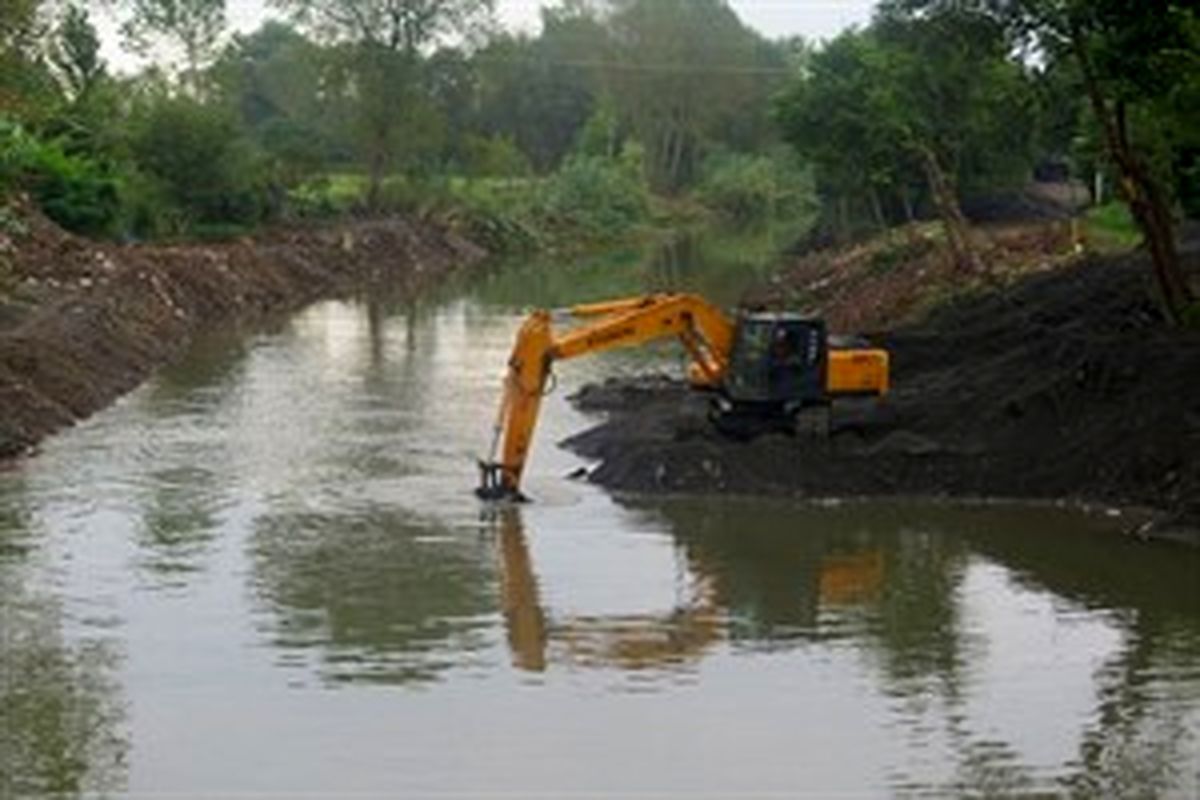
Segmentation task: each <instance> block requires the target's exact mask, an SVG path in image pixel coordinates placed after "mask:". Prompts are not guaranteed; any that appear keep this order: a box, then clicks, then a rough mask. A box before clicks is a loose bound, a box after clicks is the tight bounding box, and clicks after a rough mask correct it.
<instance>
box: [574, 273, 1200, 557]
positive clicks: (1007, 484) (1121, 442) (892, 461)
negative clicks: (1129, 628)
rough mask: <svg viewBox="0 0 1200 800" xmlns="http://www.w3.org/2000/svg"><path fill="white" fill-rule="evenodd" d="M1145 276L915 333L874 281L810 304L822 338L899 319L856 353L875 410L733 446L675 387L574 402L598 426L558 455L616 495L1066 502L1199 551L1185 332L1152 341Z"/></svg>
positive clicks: (1159, 323)
mask: <svg viewBox="0 0 1200 800" xmlns="http://www.w3.org/2000/svg"><path fill="white" fill-rule="evenodd" d="M843 257H844V256H843ZM825 258H829V259H836V258H838V257H837V256H826V257H825ZM1189 258H1190V259H1191V261H1192V264H1191V266H1192V268H1193V269H1195V268H1196V267H1197V266H1198V264H1197V263H1196V262H1197V260H1198V259H1197V258H1196V255H1195V253H1194V252H1193V253H1192V255H1190V256H1189ZM810 263H811V262H810ZM922 263H925V264H926V265H925V266H921V264H922ZM809 268H810V266H809V264H802V265H801V267H800V269H801V270H804V269H809ZM923 268H925V269H929V268H932V267H931V266H929V265H928V264H927V263H926V262H922V260H921V259H917V264H916V265H915V266H914V265H911V264H906V265H905V266H903V267H902V268H901V271H902V272H905V273H907V274H908V277H909V279H911V278H912V277H913V275H914V273H913V272H912V270H917V271H918V273H919V270H921V269H923ZM797 274H798V273H796V272H793V273H792V278H793V279H794V278H795V277H796V275H797ZM1149 275H1150V271H1149V267H1148V265H1147V262H1146V257H1145V256H1144V254H1140V253H1134V254H1127V255H1124V256H1107V257H1100V256H1091V257H1085V258H1082V259H1079V260H1077V262H1076V263H1073V264H1071V265H1067V266H1061V265H1060V266H1059V267H1058V268H1055V269H1046V270H1042V269H1034V270H1032V274H1030V271H1028V270H1027V271H1025V273H1024V274H1022V275H1020V276H1019V277H1018V278H1016V279H1015V280H1014V281H1013V282H1012V283H1011V284H1010V285H1009V286H1008V287H1007V288H1005V289H996V290H993V291H990V292H987V293H978V294H972V295H967V296H963V297H959V298H957V299H954V300H951V301H947V302H944V303H942V304H941V305H940V306H938V307H937V308H936V309H935V310H933V311H932V312H931V313H929V314H927V315H925V316H922V317H920V318H919V319H918V320H917V321H912V319H913V308H914V307H913V306H911V305H906V298H907V297H908V295H906V294H904V293H903V292H902V291H900V290H898V289H897V290H895V291H893V283H892V281H893V277H892V276H891V275H890V274H888V275H883V276H880V277H878V278H865V279H864V278H863V275H862V274H861V273H860V274H859V275H858V277H857V279H855V278H851V277H846V278H844V281H845V286H844V289H843V288H841V287H836V286H834V287H832V288H828V289H826V287H825V286H822V287H817V289H816V290H815V291H814V293H813V295H812V296H811V297H812V300H813V302H812V303H811V306H812V307H815V308H818V309H827V310H828V314H829V317H830V318H831V319H832V320H834V324H835V326H836V327H837V328H840V329H842V330H852V329H853V328H854V327H855V326H856V323H860V322H861V323H863V324H864V327H871V325H869V324H868V323H872V322H873V323H877V324H878V325H879V326H880V327H884V326H886V325H887V324H888V323H889V322H890V321H891V320H892V319H896V318H898V319H901V320H908V321H907V322H905V323H903V324H900V325H898V326H897V327H895V328H894V329H893V330H891V331H890V332H885V333H876V334H873V335H872V336H871V337H870V338H871V339H872V340H873V341H875V342H876V343H878V344H881V345H883V346H885V347H887V348H888V349H889V350H890V352H891V355H892V365H893V382H894V386H895V390H894V392H893V393H892V395H891V396H890V397H889V398H888V400H887V402H886V405H884V406H882V407H879V406H876V405H874V404H870V405H868V406H863V405H862V404H861V403H859V402H856V403H854V404H848V403H843V404H842V405H840V406H835V409H834V411H833V414H832V419H831V421H830V425H831V435H830V436H829V437H828V438H825V437H818V438H811V437H808V436H804V435H800V436H796V437H789V436H783V435H769V436H764V437H760V438H759V439H756V440H755V441H753V442H751V443H738V442H733V441H730V440H727V439H724V438H722V437H721V436H720V435H718V434H716V433H715V432H714V431H713V430H712V428H711V427H710V426H709V425H708V424H707V421H706V412H707V400H706V398H704V397H703V396H700V395H697V394H694V393H690V392H689V391H688V390H687V389H686V388H685V387H684V386H683V385H682V383H680V382H678V381H674V380H669V379H664V378H661V377H654V378H651V379H645V380H641V381H636V382H634V383H632V384H630V383H622V382H610V383H608V384H604V385H600V386H594V387H589V388H587V389H586V390H585V391H583V392H582V393H580V395H578V396H577V397H576V402H577V403H578V404H579V405H580V406H581V407H583V408H585V409H592V410H598V411H603V412H606V414H607V421H605V422H604V423H602V424H600V425H599V426H597V427H595V428H593V429H592V430H589V431H586V432H584V433H583V434H581V435H579V436H576V437H573V438H572V439H570V440H568V441H567V442H566V443H565V444H566V445H567V446H568V447H570V448H572V449H574V450H575V451H577V452H579V453H581V454H583V455H585V456H587V457H590V458H594V459H597V460H598V462H599V463H598V466H597V467H596V468H595V469H594V470H593V471H592V472H591V474H590V479H591V480H593V481H595V482H597V483H600V484H603V485H605V486H608V487H611V488H614V489H622V490H633V491H641V492H646V491H649V492H663V491H665V492H736V493H752V494H753V493H768V494H788V495H799V496H853V495H860V496H861V495H892V494H914V495H932V496H954V497H996V498H1019V499H1052V500H1059V499H1071V500H1077V501H1081V502H1090V503H1103V504H1110V505H1124V506H1139V507H1146V508H1151V509H1155V510H1157V512H1158V513H1157V518H1156V520H1155V522H1154V524H1153V526H1152V528H1139V529H1138V530H1137V531H1136V532H1137V533H1140V534H1144V535H1149V534H1150V533H1152V532H1160V533H1165V532H1170V531H1183V533H1182V534H1180V535H1181V536H1183V538H1185V539H1188V540H1190V541H1192V542H1193V543H1200V535H1198V534H1197V530H1200V457H1198V454H1200V333H1198V332H1195V331H1192V332H1181V331H1176V330H1171V329H1169V328H1167V327H1166V326H1165V324H1164V323H1163V320H1162V318H1161V315H1160V314H1159V312H1158V310H1157V308H1156V306H1155V304H1154V303H1153V302H1152V300H1151V299H1150V293H1149V286H1148V279H1149ZM806 279H807V278H806ZM836 280H837V278H836V277H835V278H834V281H836ZM834 281H831V284H832V283H833V282H834ZM856 281H857V287H858V289H860V290H862V293H863V296H864V297H866V298H868V301H867V307H866V309H860V308H857V307H856V303H855V301H854V298H853V297H852V296H851V291H850V290H851V287H852V285H853V284H854V283H855V282H856ZM776 288H778V287H776ZM874 292H878V293H879V295H878V296H880V297H881V298H884V299H881V300H880V301H879V303H880V304H879V305H878V306H871V305H870V303H871V302H874V300H873V298H875V297H876V296H877V295H876V294H874ZM897 292H900V293H899V294H897Z"/></svg>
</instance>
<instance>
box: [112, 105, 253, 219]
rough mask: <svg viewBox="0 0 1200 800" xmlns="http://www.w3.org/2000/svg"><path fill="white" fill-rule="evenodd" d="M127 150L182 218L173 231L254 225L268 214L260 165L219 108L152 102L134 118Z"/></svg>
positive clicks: (239, 131) (232, 118)
mask: <svg viewBox="0 0 1200 800" xmlns="http://www.w3.org/2000/svg"><path fill="white" fill-rule="evenodd" d="M130 149H131V151H132V155H133V158H134V160H135V162H136V163H137V165H138V168H139V169H140V170H141V171H142V172H144V173H145V174H147V175H148V176H150V177H151V178H153V179H154V180H155V181H156V182H157V183H158V185H159V187H161V190H162V193H163V194H164V196H165V199H166V201H167V202H168V203H170V204H171V206H173V207H174V208H175V209H176V210H177V211H178V212H179V213H180V214H181V215H182V219H181V220H180V221H179V227H183V228H190V227H192V226H194V225H213V224H223V223H247V222H256V221H258V220H260V219H261V218H262V217H263V216H264V215H265V213H266V212H267V210H268V209H267V207H266V199H265V188H266V187H265V186H264V185H263V184H264V181H263V179H262V171H261V163H260V162H259V160H258V158H257V155H256V153H255V151H254V148H253V146H252V145H251V143H250V142H249V140H248V139H247V138H246V137H245V136H244V135H243V133H242V129H241V127H240V125H239V124H238V120H237V118H236V117H235V116H234V114H233V113H232V112H231V111H229V110H228V109H227V108H225V107H223V106H219V105H212V104H204V103H201V102H200V101H198V100H196V99H194V98H190V97H186V96H177V97H158V98H155V99H153V100H151V101H150V102H148V103H146V105H145V107H144V108H142V109H139V111H138V112H137V114H136V116H135V119H134V123H133V131H132V134H131V136H130Z"/></svg>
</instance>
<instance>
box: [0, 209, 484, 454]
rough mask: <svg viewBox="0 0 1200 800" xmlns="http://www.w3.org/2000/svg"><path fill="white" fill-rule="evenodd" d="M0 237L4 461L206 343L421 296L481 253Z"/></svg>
mask: <svg viewBox="0 0 1200 800" xmlns="http://www.w3.org/2000/svg"><path fill="white" fill-rule="evenodd" d="M0 240H2V241H0V252H3V253H4V254H5V255H6V263H5V266H6V272H7V275H6V277H7V284H8V285H7V287H0V288H3V289H6V291H0V300H2V301H3V302H0V409H2V410H3V413H2V414H0V459H3V458H11V457H13V456H15V455H18V454H20V453H23V452H25V451H27V450H28V449H29V448H30V447H32V446H33V445H34V444H36V443H37V442H38V441H39V440H41V439H42V438H44V437H45V436H47V435H49V434H51V433H54V432H55V431H57V430H60V429H62V428H64V427H66V426H68V425H71V424H73V423H74V422H75V421H77V420H79V419H82V418H83V417H86V416H88V415H89V414H91V413H93V412H95V411H97V410H99V409H100V408H103V407H104V406H105V405H107V404H108V403H110V402H112V401H113V400H114V399H115V398H117V397H118V396H120V395H121V394H122V393H124V392H126V391H128V390H130V389H132V388H133V387H135V386H137V385H138V384H139V383H140V382H141V381H142V380H144V379H145V378H146V377H147V376H148V375H149V374H150V372H151V371H152V370H153V369H155V368H156V367H158V366H160V365H162V364H164V363H166V362H168V361H170V360H172V359H174V358H176V357H177V356H179V355H180V354H181V353H182V352H183V351H184V350H185V349H186V348H187V346H188V344H189V343H190V342H191V340H192V338H193V337H194V336H195V335H196V334H198V333H200V332H203V331H205V330H208V329H212V328H214V327H215V326H218V325H222V324H228V323H231V322H233V321H248V320H253V319H254V318H256V317H259V316H262V315H264V314H267V313H277V312H280V311H286V310H289V309H294V308H296V307H298V306H301V305H303V304H304V303H307V302H310V301H312V300H314V299H317V298H320V297H327V296H334V295H338V294H345V293H348V292H350V291H352V290H354V289H357V288H363V287H366V286H369V285H386V286H387V287H388V289H389V291H392V292H397V291H400V292H404V291H415V290H416V289H418V288H420V287H421V286H424V285H426V284H429V283H430V282H432V281H434V280H436V279H437V278H439V277H441V276H444V275H446V274H447V273H448V272H450V271H451V270H453V269H455V268H457V267H460V266H462V265H465V264H470V263H473V262H475V261H478V260H479V259H480V258H482V256H483V255H484V254H483V252H482V251H481V250H480V249H479V248H477V247H475V246H473V245H471V244H470V243H468V242H466V241H464V240H462V239H461V238H459V237H456V236H454V235H451V234H449V233H447V232H446V231H444V230H442V229H441V228H439V227H438V226H437V225H434V224H430V223H426V222H419V221H414V220H406V219H387V220H374V221H361V222H354V223H347V224H344V225H339V226H336V227H330V228H327V229H321V230H309V231H305V230H287V231H276V232H273V233H271V234H269V235H264V236H262V237H257V238H255V239H246V240H241V241H237V242H231V243H224V244H220V245H187V246H174V247H153V246H126V247H120V246H110V245H99V244H96V243H93V242H90V241H86V240H83V239H79V238H76V237H72V236H70V235H67V234H65V233H63V232H62V231H60V230H58V229H57V228H55V227H54V226H53V225H52V224H51V223H49V222H47V221H46V220H45V219H43V218H41V217H39V216H38V215H36V214H35V213H31V212H30V213H27V214H26V215H25V217H24V219H23V221H22V224H21V226H20V229H19V230H18V231H16V232H10V233H8V234H6V235H0Z"/></svg>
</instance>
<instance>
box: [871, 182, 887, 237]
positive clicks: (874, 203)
mask: <svg viewBox="0 0 1200 800" xmlns="http://www.w3.org/2000/svg"><path fill="white" fill-rule="evenodd" d="M867 199H868V200H870V202H871V216H873V217H874V218H875V227H877V228H879V230H885V229H886V228H887V219H885V218H884V216H883V204H882V203H881V202H879V190H878V189H876V188H875V185H874V184H871V185H870V186H868V187H867Z"/></svg>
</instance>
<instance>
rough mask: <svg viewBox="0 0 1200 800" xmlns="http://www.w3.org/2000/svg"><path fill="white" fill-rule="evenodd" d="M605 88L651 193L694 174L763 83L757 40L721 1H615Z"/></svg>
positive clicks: (675, 186) (680, 184) (673, 186)
mask: <svg viewBox="0 0 1200 800" xmlns="http://www.w3.org/2000/svg"><path fill="white" fill-rule="evenodd" d="M612 6H613V9H614V11H613V14H612V16H611V18H610V20H609V27H610V31H611V37H612V42H613V46H612V55H611V59H610V61H609V63H608V69H607V73H608V75H607V82H608V87H609V89H610V91H611V93H612V97H613V99H614V100H615V102H616V104H617V107H618V109H619V111H620V112H621V116H622V117H623V119H625V120H626V121H627V122H628V124H629V125H630V126H631V127H632V129H633V131H634V133H635V135H636V137H637V138H638V139H639V140H640V141H641V142H642V143H643V144H644V145H645V147H646V153H647V161H648V163H647V168H648V171H649V178H650V181H651V184H652V186H654V187H655V188H656V189H659V190H663V191H668V192H672V191H676V190H678V189H680V188H682V187H683V186H684V185H686V184H687V183H689V182H690V181H691V180H692V179H693V178H694V177H695V175H696V171H697V166H698V164H699V160H700V157H701V155H702V147H703V141H704V138H705V136H706V135H708V134H709V133H710V132H711V131H712V130H713V128H714V126H715V125H716V124H717V123H718V121H719V120H720V118H721V115H722V113H723V112H725V111H726V110H728V109H731V108H734V107H735V106H736V104H737V100H738V98H740V97H741V96H743V95H744V94H745V93H746V91H747V87H749V86H752V85H753V83H754V81H755V80H758V79H760V78H761V75H760V74H759V73H758V72H757V67H756V64H755V55H756V45H757V41H756V36H755V35H754V34H753V32H751V31H749V30H748V29H747V28H745V27H744V26H743V25H742V23H741V21H740V20H739V19H738V17H737V15H736V14H735V13H734V12H733V10H732V9H730V7H729V6H728V4H727V3H725V2H723V0H613V2H612Z"/></svg>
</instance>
